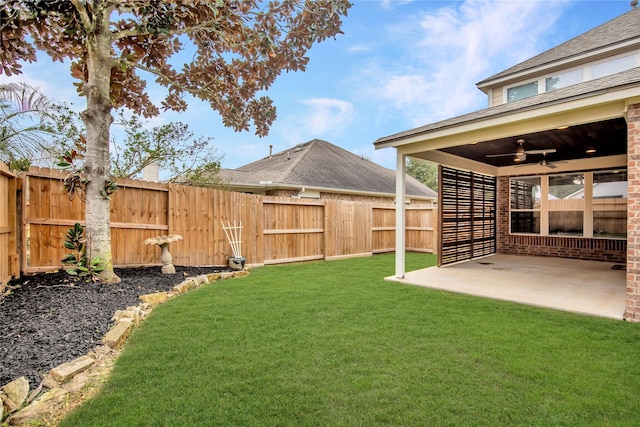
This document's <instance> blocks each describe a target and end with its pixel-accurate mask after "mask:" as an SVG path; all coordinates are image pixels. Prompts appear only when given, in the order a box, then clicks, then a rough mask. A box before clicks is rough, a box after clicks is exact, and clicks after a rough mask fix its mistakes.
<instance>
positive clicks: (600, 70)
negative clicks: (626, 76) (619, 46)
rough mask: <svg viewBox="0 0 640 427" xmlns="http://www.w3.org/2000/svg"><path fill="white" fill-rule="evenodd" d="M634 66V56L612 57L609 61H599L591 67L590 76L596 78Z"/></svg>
mask: <svg viewBox="0 0 640 427" xmlns="http://www.w3.org/2000/svg"><path fill="white" fill-rule="evenodd" d="M635 66H636V56H635V55H629V56H623V57H622V58H616V59H612V60H610V61H605V62H601V63H599V64H595V65H593V66H592V67H591V78H592V79H597V78H600V77H604V76H609V75H611V74H615V73H619V72H621V71H625V70H630V69H632V68H633V67H635Z"/></svg>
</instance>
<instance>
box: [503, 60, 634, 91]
mask: <svg viewBox="0 0 640 427" xmlns="http://www.w3.org/2000/svg"><path fill="white" fill-rule="evenodd" d="M630 56H634V57H635V66H633V67H631V68H628V69H624V70H622V71H617V72H615V73H613V74H617V73H620V72H623V71H627V70H630V69H632V68H635V67H639V66H640V49H636V50H632V51H630V52H624V53H621V54H618V55H614V56H609V57H607V58H604V59H600V60H598V61H591V62H588V63H586V64H582V65H579V66H576V67H570V68H566V69H561V70H557V71H554V72H552V73H546V74H544V75H542V76H540V77H537V78H531V79H527V80H521V81H518V82H515V83H512V84H509V85H505V86H503V87H502V100H503V104H508V103H510V102H516V101H519V100H520V99H527V98H529V97H526V98H519V99H516V100H513V101H509V96H508V94H509V89H513V88H515V87H518V86H524V85H527V84H530V83H533V82H535V81H537V82H538V95H540V94H542V93H546V92H547V79H549V78H553V77H556V76H560V75H562V74H566V73H571V72H574V71H577V70H582V81H580V82H579V83H584V82H587V81H590V80H593V78H592V72H591V69H592V67H594V66H598V65H601V64H605V63H607V62H611V61H615V60H618V59H622V58H626V57H630ZM613 74H606V75H604V76H600V77H598V78H603V77H606V76H610V75H613ZM579 83H575V84H579ZM569 86H571V85H569ZM569 86H564V87H569ZM559 89H561V88H559ZM554 90H558V89H554ZM531 96H535V95H531Z"/></svg>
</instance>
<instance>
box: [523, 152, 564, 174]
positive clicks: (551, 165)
mask: <svg viewBox="0 0 640 427" xmlns="http://www.w3.org/2000/svg"><path fill="white" fill-rule="evenodd" d="M540 151H544V150H540ZM553 151H554V152H555V151H556V150H553ZM548 152H549V151H546V152H544V153H542V160H540V161H538V162H536V163H527V164H521V165H516V167H517V168H521V167H523V166H534V165H538V166H545V167H548V168H549V169H555V168H557V166H556V163H567V161H566V160H561V161H555V162H550V161H549V160H547V153H548Z"/></svg>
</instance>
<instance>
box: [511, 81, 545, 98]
mask: <svg viewBox="0 0 640 427" xmlns="http://www.w3.org/2000/svg"><path fill="white" fill-rule="evenodd" d="M537 94H538V81H537V80H536V81H535V82H531V83H526V84H523V85H520V86H514V87H510V88H509V89H507V102H513V101H517V100H519V99H524V98H528V97H530V96H534V95H537Z"/></svg>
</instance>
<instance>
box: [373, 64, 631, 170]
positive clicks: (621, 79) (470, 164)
mask: <svg viewBox="0 0 640 427" xmlns="http://www.w3.org/2000/svg"><path fill="white" fill-rule="evenodd" d="M635 103H640V67H636V68H633V69H631V70H628V71H625V72H622V73H618V74H616V75H613V76H608V77H606V78H601V79H596V80H591V81H588V82H584V83H581V84H577V85H574V86H569V87H566V88H563V89H559V90H556V91H553V92H548V93H543V94H540V95H537V96H533V97H530V98H526V99H522V100H519V101H516V102H512V103H508V104H503V105H499V106H495V107H490V108H487V109H484V110H479V111H476V112H473V113H469V114H465V115H462V116H458V117H454V118H451V119H447V120H443V121H440V122H437V123H433V124H430V125H426V126H422V127H419V128H415V129H411V130H408V131H405V132H400V133H397V134H393V135H390V136H386V137H382V138H379V139H378V140H377V141H375V143H374V146H375V148H376V149H381V148H386V147H395V148H396V149H397V150H398V153H399V154H404V155H409V156H412V157H417V158H422V159H425V160H431V161H434V162H436V163H442V164H446V165H449V166H453V167H457V168H461V169H467V170H473V171H476V172H480V173H485V174H488V175H493V176H500V175H518V174H524V173H526V174H529V173H542V172H543V173H548V172H549V169H548V168H545V167H542V166H538V165H537V162H536V163H531V164H530V165H529V167H526V168H520V167H516V166H515V164H514V163H513V158H508V157H499V158H488V157H487V154H497V153H505V152H506V153H508V152H510V151H513V150H514V149H515V148H516V140H517V139H521V138H522V139H525V141H526V144H527V149H544V148H555V149H556V150H557V152H558V154H557V156H558V155H560V157H557V156H556V157H554V158H553V159H552V160H563V161H567V162H566V163H562V164H558V166H557V168H556V169H554V171H563V170H578V169H589V168H595V167H598V168H603V167H620V166H622V165H625V164H626V142H627V141H626V125H625V123H624V120H625V117H626V110H627V106H628V105H631V104H635ZM585 140H586V141H585ZM589 141H602V144H601V147H600V148H599V150H598V151H597V153H596V154H595V155H590V156H587V155H585V154H584V152H585V150H584V149H585V148H587V147H586V144H587V143H588V142H589ZM530 157H532V159H531V160H532V161H533V160H535V158H534V156H530Z"/></svg>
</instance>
